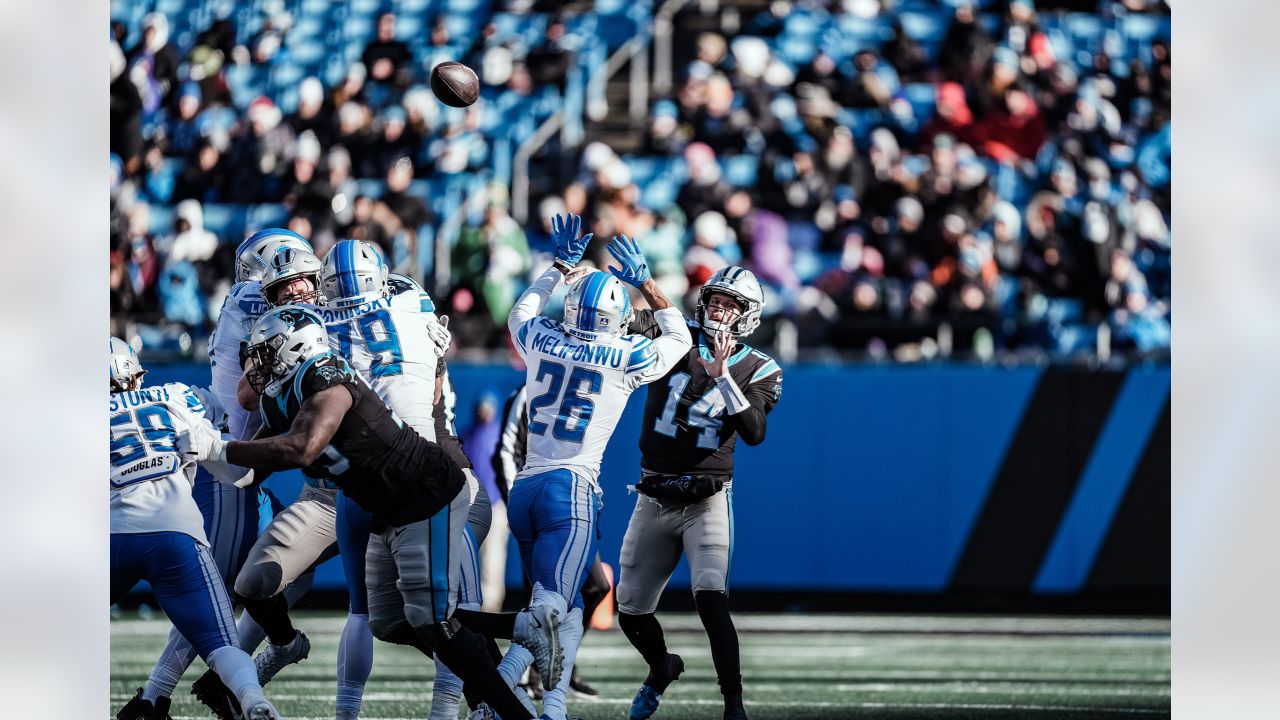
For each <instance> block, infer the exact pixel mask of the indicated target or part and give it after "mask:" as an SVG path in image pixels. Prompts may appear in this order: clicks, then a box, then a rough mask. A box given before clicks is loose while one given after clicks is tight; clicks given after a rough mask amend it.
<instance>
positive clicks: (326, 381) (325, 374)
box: [295, 355, 356, 405]
mask: <svg viewBox="0 0 1280 720" xmlns="http://www.w3.org/2000/svg"><path fill="white" fill-rule="evenodd" d="M301 372H302V377H301V378H298V379H297V380H296V381H295V382H297V390H298V405H302V403H304V402H306V401H307V398H309V397H311V396H312V395H315V394H316V393H318V392H320V391H322V390H328V389H329V388H331V387H336V386H338V385H341V384H343V383H350V382H355V380H356V374H355V372H354V371H352V370H351V366H349V365H347V363H346V361H345V360H343V359H342V358H339V357H337V356H336V355H330V356H329V357H326V358H321V359H320V360H317V361H316V363H315V364H314V365H311V366H310V367H307V368H303V369H302V370H301Z"/></svg>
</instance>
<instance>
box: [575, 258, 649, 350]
mask: <svg viewBox="0 0 1280 720" xmlns="http://www.w3.org/2000/svg"><path fill="white" fill-rule="evenodd" d="M631 317H632V312H631V297H630V296H629V295H627V289H626V288H625V287H623V286H622V282H621V281H619V280H618V278H616V277H614V276H613V275H610V274H609V273H607V272H601V271H599V270H593V271H592V272H590V273H588V274H587V275H585V276H584V277H582V278H580V279H579V280H578V281H577V282H576V283H574V284H573V287H571V288H569V295H568V297H566V298H565V299H564V327H565V331H566V332H568V333H569V334H570V335H574V336H576V337H580V338H582V339H584V340H594V339H596V338H598V337H600V336H601V335H609V336H618V335H621V334H623V333H625V332H626V331H627V326H628V325H630V324H631Z"/></svg>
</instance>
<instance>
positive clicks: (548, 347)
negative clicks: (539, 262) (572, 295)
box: [512, 317, 667, 488]
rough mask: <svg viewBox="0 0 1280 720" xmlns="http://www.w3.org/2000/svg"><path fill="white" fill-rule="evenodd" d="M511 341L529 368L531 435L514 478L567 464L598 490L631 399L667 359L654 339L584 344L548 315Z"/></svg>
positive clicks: (630, 338)
mask: <svg viewBox="0 0 1280 720" xmlns="http://www.w3.org/2000/svg"><path fill="white" fill-rule="evenodd" d="M512 339H513V340H514V342H515V347H516V350H517V352H519V353H520V356H521V357H523V358H524V360H525V364H526V365H527V367H528V370H527V371H526V378H525V379H526V383H527V384H526V396H527V397H528V416H529V439H528V447H527V454H526V456H525V463H524V468H523V469H522V470H521V471H520V472H519V473H518V474H517V475H516V481H517V482H518V481H519V480H520V478H523V477H527V476H530V475H537V474H539V473H543V472H547V471H549V470H555V469H567V470H570V471H572V472H574V473H577V474H579V475H581V476H583V477H585V478H587V479H588V480H589V481H590V482H591V483H592V484H594V485H596V487H597V488H598V487H599V484H598V482H597V476H598V475H599V474H600V460H601V458H602V457H603V455H604V449H605V446H606V445H608V443H609V437H610V436H611V435H612V434H613V430H614V428H615V427H616V426H617V424H618V418H620V417H621V416H622V411H623V410H624V409H625V408H626V406H627V398H628V397H630V396H631V393H632V391H634V390H635V389H636V388H638V387H640V386H641V385H643V384H645V383H647V382H650V381H652V380H655V379H657V378H659V377H661V376H662V375H663V373H665V372H666V371H667V367H666V365H667V362H666V361H662V360H661V359H660V357H659V353H658V350H657V348H655V347H654V342H653V340H650V339H649V338H646V337H643V336H640V335H622V336H615V337H611V338H602V339H600V340H596V341H587V340H583V339H581V338H578V337H575V336H573V335H570V334H569V333H568V332H566V331H565V329H564V326H563V325H562V324H561V323H558V322H556V321H554V320H551V319H550V318H546V317H536V318H533V319H532V320H529V321H527V322H525V323H524V324H523V325H521V326H520V327H519V328H518V329H517V331H516V332H515V333H513V335H512Z"/></svg>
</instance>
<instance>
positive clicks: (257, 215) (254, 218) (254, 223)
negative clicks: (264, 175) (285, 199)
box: [230, 203, 289, 241]
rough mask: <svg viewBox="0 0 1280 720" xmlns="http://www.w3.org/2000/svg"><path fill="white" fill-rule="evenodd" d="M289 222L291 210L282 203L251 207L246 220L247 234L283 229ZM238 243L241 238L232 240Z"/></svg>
mask: <svg viewBox="0 0 1280 720" xmlns="http://www.w3.org/2000/svg"><path fill="white" fill-rule="evenodd" d="M288 221H289V209H288V208H286V207H285V206H284V205H281V204H280V203H263V204H261V205H250V206H249V210H248V213H247V215H246V219H245V232H246V233H247V232H257V231H258V230H261V229H263V228H269V227H283V226H284V224H285V223H287V222H288ZM230 240H232V241H238V240H239V238H230Z"/></svg>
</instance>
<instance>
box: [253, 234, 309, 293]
mask: <svg viewBox="0 0 1280 720" xmlns="http://www.w3.org/2000/svg"><path fill="white" fill-rule="evenodd" d="M278 243H284V244H286V245H288V246H289V247H291V248H294V249H295V250H306V251H307V252H315V250H314V249H313V248H312V247H311V243H309V242H307V241H306V239H305V238H303V237H302V236H301V235H299V234H298V233H296V232H294V231H292V230H289V229H286V228H278V227H276V228H266V229H263V230H259V231H258V232H256V233H254V234H252V235H250V236H249V237H247V238H245V240H244V242H242V243H240V247H238V248H236V282H248V281H250V280H261V279H262V275H263V273H265V272H266V271H267V258H266V257H265V255H266V252H267V251H268V250H269V249H270V248H271V247H273V246H274V245H275V244H278Z"/></svg>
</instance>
